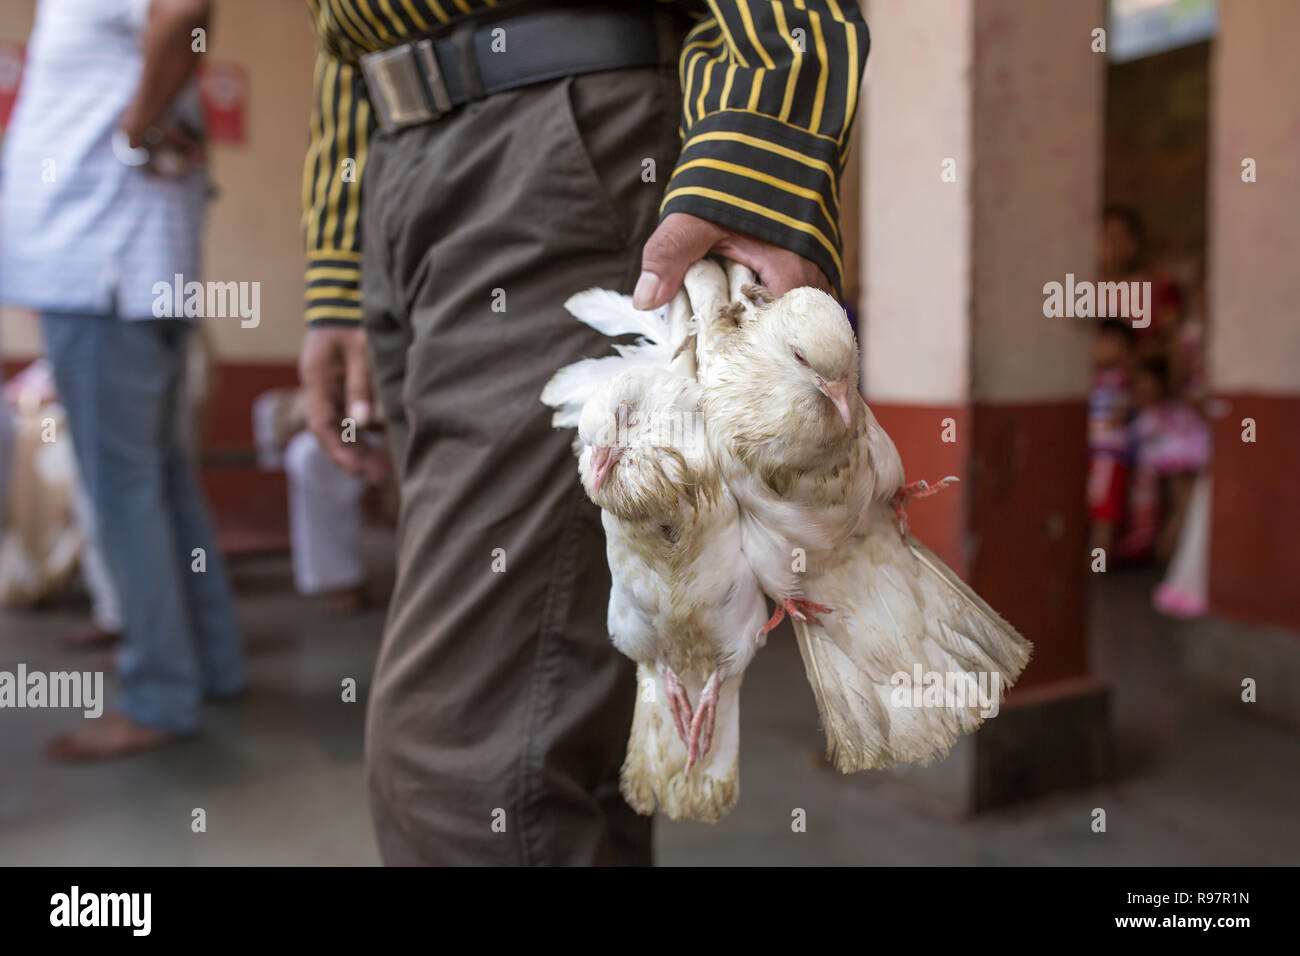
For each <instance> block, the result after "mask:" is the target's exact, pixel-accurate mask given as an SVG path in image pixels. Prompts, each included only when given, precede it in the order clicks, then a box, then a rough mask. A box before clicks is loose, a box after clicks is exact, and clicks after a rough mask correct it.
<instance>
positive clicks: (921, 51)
mask: <svg viewBox="0 0 1300 956" xmlns="http://www.w3.org/2000/svg"><path fill="white" fill-rule="evenodd" d="M866 9H867V18H868V23H869V24H870V26H871V30H872V38H873V39H872V52H871V59H870V60H869V61H868V66H867V83H866V98H865V113H864V123H863V133H862V136H863V140H864V143H865V147H866V148H865V150H864V158H863V171H864V173H863V175H864V179H865V186H864V189H863V208H862V220H863V229H864V233H865V235H864V237H863V253H862V282H863V288H864V294H863V299H864V313H865V319H864V324H865V333H864V342H865V348H864V351H865V356H864V360H863V365H864V369H863V377H864V382H865V387H866V394H867V397H868V399H870V400H873V401H883V402H898V403H914V404H923V405H944V404H952V403H958V402H963V401H967V400H978V401H988V402H1042V401H1054V400H1060V399H1073V398H1078V397H1080V396H1082V395H1083V394H1084V393H1085V391H1086V389H1087V384H1088V372H1089V365H1088V362H1089V355H1090V349H1089V333H1090V331H1091V327H1090V324H1089V323H1087V322H1086V321H1078V320H1070V319H1049V318H1045V317H1044V316H1043V285H1044V283H1047V282H1051V281H1059V282H1063V281H1064V280H1065V276H1066V273H1067V272H1073V273H1075V274H1076V275H1077V276H1079V277H1080V278H1085V277H1088V276H1090V275H1091V274H1092V272H1093V270H1094V263H1095V249H1096V230H1097V219H1098V215H1099V212H1100V190H1101V143H1102V128H1101V122H1102V102H1103V93H1104V83H1103V79H1104V72H1103V71H1104V68H1105V57H1104V55H1103V54H1099V53H1093V52H1091V50H1090V47H1089V44H1090V32H1091V30H1092V29H1093V28H1094V27H1096V26H1101V25H1102V24H1103V22H1104V20H1103V7H1102V2H1101V0H1076V2H1072V3H1069V4H1049V3H1042V2H1041V0H872V2H870V3H869V4H868V6H867V8H866ZM945 159H953V160H955V161H956V166H955V176H956V181H955V182H945V181H943V180H942V179H941V177H940V169H941V164H942V163H943V162H944V160H945Z"/></svg>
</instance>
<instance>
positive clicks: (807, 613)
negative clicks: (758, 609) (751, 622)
mask: <svg viewBox="0 0 1300 956" xmlns="http://www.w3.org/2000/svg"><path fill="white" fill-rule="evenodd" d="M834 610H835V608H833V607H830V606H829V605H826V604H815V603H814V602H812V601H808V600H805V599H804V598H786V599H785V600H784V601H782V602H781V603H780V604H778V605H777V606H776V610H774V611H773V612H772V616H771V617H769V618H768V619H767V623H766V624H764V625H763V626H762V627H761V628H759V630H758V636H759V637H760V638H765V637H767V635H768V634H769V633H771V632H772V631H773V630H774V629H775V628H776V626H777V625H778V624H780V623H781V622H782V621H783V620H785V616H786V614H787V613H788V614H789V615H790V616H791V617H792V618H794V619H795V620H796V621H809V622H811V623H813V624H816V623H817V617H816V615H818V614H830V613H831V612H832V611H834Z"/></svg>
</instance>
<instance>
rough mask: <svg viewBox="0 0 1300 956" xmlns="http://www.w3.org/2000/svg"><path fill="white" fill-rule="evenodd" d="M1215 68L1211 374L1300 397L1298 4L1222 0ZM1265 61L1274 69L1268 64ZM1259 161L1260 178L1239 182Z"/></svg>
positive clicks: (1238, 388) (1220, 386)
mask: <svg viewBox="0 0 1300 956" xmlns="http://www.w3.org/2000/svg"><path fill="white" fill-rule="evenodd" d="M1219 17H1220V33H1219V39H1218V41H1217V43H1216V49H1215V53H1214V62H1213V63H1212V65H1211V85H1212V96H1213V101H1212V103H1211V120H1210V135H1211V159H1210V249H1209V289H1208V293H1209V298H1210V304H1209V311H1210V349H1209V356H1210V376H1211V379H1212V381H1213V384H1214V387H1215V388H1216V389H1217V390H1218V391H1220V392H1262V393H1266V394H1280V395H1297V394H1300V284H1298V283H1297V277H1298V276H1300V94H1297V91H1298V90H1300V57H1297V56H1296V53H1295V42H1294V41H1295V37H1296V35H1297V33H1298V32H1300V3H1295V2H1294V0H1221V2H1220V6H1219ZM1261 64H1266V65H1267V66H1266V68H1264V67H1262V66H1261ZM1247 157H1249V158H1251V159H1254V160H1255V162H1256V164H1257V177H1258V180H1257V181H1256V182H1254V183H1244V182H1242V180H1241V173H1242V167H1241V163H1242V160H1243V159H1245V158H1247Z"/></svg>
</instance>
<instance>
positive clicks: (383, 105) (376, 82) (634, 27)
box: [361, 7, 673, 131]
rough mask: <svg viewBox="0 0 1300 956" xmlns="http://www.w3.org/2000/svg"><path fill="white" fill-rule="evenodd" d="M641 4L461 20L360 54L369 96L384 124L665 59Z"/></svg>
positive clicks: (652, 16)
mask: <svg viewBox="0 0 1300 956" xmlns="http://www.w3.org/2000/svg"><path fill="white" fill-rule="evenodd" d="M664 46H665V39H664V30H663V27H662V18H661V17H660V16H658V15H657V14H656V13H654V12H652V11H651V10H648V9H630V10H627V9H620V8H617V7H615V8H610V7H573V8H568V9H564V8H561V9H552V10H541V11H537V12H532V13H521V14H518V15H515V16H511V17H509V18H506V19H500V20H495V21H489V22H481V23H474V22H467V23H464V24H460V25H459V26H457V27H455V28H453V30H452V31H451V33H450V34H448V35H446V36H441V37H425V38H423V39H419V40H413V41H411V42H409V43H404V44H402V45H401V46H396V47H393V48H391V49H388V50H380V51H378V52H376V53H369V54H367V55H365V56H363V57H362V58H361V69H362V72H363V73H364V74H365V78H366V87H367V89H368V90H369V93H370V102H371V105H372V106H373V107H374V109H375V113H376V115H377V117H378V119H379V124H380V126H381V127H382V128H383V129H384V130H386V131H388V130H395V129H401V128H403V127H406V126H415V125H417V124H419V123H427V122H429V121H431V120H435V119H438V118H439V117H441V116H443V115H445V114H446V113H449V112H451V111H452V110H454V109H455V108H456V107H458V106H463V105H464V104H466V103H469V102H471V101H473V100H476V99H481V98H482V97H484V96H489V95H491V94H493V93H500V92H502V91H503V90H512V89H516V88H518V87H521V86H530V85H532V84H534V83H544V82H546V81H547V80H554V79H558V78H559V77H562V76H577V75H580V74H583V73H596V72H599V71H602V70H624V69H630V68H633V67H642V66H655V65H658V64H661V63H665V62H667V63H671V62H672V56H673V54H672V52H671V51H668V50H665V49H663V47H664Z"/></svg>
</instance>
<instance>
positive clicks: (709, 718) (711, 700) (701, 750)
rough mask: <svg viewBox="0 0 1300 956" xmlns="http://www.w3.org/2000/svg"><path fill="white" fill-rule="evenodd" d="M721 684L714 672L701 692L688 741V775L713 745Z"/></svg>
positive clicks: (716, 673)
mask: <svg viewBox="0 0 1300 956" xmlns="http://www.w3.org/2000/svg"><path fill="white" fill-rule="evenodd" d="M721 683H722V681H721V680H720V679H719V677H718V672H717V671H714V672H713V673H712V674H710V675H709V679H708V681H707V682H706V683H705V685H704V690H702V691H700V704H699V706H698V707H697V708H696V709H695V716H694V717H693V718H692V719H691V736H690V739H689V740H687V741H686V772H687V773H690V772H691V767H693V766H695V761H696V760H698V759H700V758H701V757H703V756H704V755H705V754H707V753H708V752H709V747H710V746H712V744H713V724H714V722H715V721H716V720H717V717H718V687H719V685H720V684H721Z"/></svg>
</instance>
